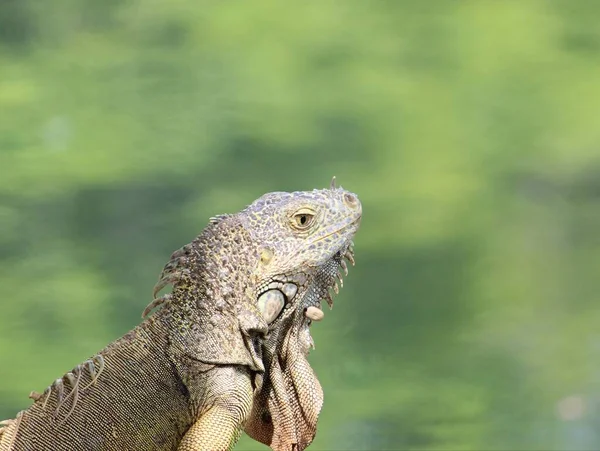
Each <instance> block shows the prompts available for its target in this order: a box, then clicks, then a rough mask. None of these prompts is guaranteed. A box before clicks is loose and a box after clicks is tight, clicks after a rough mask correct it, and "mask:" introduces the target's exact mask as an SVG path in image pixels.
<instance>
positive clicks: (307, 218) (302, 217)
mask: <svg viewBox="0 0 600 451" xmlns="http://www.w3.org/2000/svg"><path fill="white" fill-rule="evenodd" d="M314 219H315V213H314V212H313V211H312V210H309V209H302V210H299V211H297V212H296V213H294V216H292V225H293V226H294V227H295V228H296V229H298V230H306V229H308V228H309V227H310V226H311V225H312V223H313V221H314Z"/></svg>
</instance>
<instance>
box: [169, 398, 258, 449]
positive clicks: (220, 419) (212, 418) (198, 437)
mask: <svg viewBox="0 0 600 451" xmlns="http://www.w3.org/2000/svg"><path fill="white" fill-rule="evenodd" d="M236 416H237V415H234V414H232V412H231V411H229V410H228V409H227V408H224V407H220V406H215V407H213V408H211V409H210V410H209V411H208V412H206V413H205V414H204V415H202V417H201V418H200V419H199V420H198V421H196V422H195V423H194V424H193V425H192V427H190V428H189V429H188V431H187V433H186V434H185V436H184V437H183V440H182V441H181V443H180V444H179V447H178V448H177V449H178V451H229V450H232V449H233V447H234V446H235V444H236V442H237V441H238V438H239V437H240V433H241V432H242V426H243V422H242V421H240V419H239V418H235V417H236ZM246 416H247V415H246Z"/></svg>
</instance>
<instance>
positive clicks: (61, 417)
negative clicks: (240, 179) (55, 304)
mask: <svg viewBox="0 0 600 451" xmlns="http://www.w3.org/2000/svg"><path fill="white" fill-rule="evenodd" d="M361 216H362V207H361V204H360V201H359V200H358V197H357V196H356V195H355V194H353V193H351V192H348V191H346V190H344V189H342V188H341V187H336V186H335V178H334V179H333V180H332V183H331V186H330V188H328V189H323V190H313V191H306V192H293V193H285V192H274V193H269V194H265V195H264V196H262V197H260V198H259V199H257V200H256V201H254V203H252V204H251V205H249V206H248V207H246V208H245V209H244V210H242V211H241V212H239V213H236V214H231V215H221V216H217V217H214V218H211V220H210V221H209V224H208V225H207V226H206V228H205V229H204V230H203V231H202V232H201V234H200V235H199V236H198V237H196V238H195V239H194V240H193V241H192V242H191V243H190V244H188V245H186V246H184V247H182V248H181V249H179V250H178V251H176V252H175V253H173V255H172V256H171V260H170V261H169V262H168V263H167V264H166V266H165V267H164V269H163V271H162V273H161V275H160V277H159V281H158V283H157V285H156V287H155V289H154V297H155V300H154V301H153V302H152V303H151V304H150V305H149V306H148V308H147V309H146V310H145V311H144V314H143V316H144V317H146V319H145V320H144V321H143V322H142V323H141V324H140V325H138V326H137V327H135V328H134V329H133V330H131V331H130V332H128V333H126V334H125V335H124V336H123V337H121V338H119V339H117V340H116V341H114V342H112V343H111V344H109V345H108V346H107V347H106V348H104V349H103V350H102V351H100V352H99V353H98V354H96V355H95V356H93V357H91V358H90V359H89V360H86V361H85V362H84V363H82V364H80V365H78V366H76V367H75V368H73V369H72V370H71V371H70V372H68V373H66V374H65V375H64V376H62V377H60V378H58V379H56V380H55V381H54V382H53V383H52V384H51V385H50V386H49V387H48V388H47V389H46V390H45V391H44V392H43V393H35V392H32V393H31V395H30V397H31V398H32V399H33V400H34V403H33V404H32V405H31V406H30V407H29V408H28V409H27V410H25V411H22V412H19V413H18V414H17V416H16V418H15V419H11V420H7V421H4V422H2V425H3V427H2V429H0V451H8V450H11V451H13V450H19V451H21V450H28V451H29V450H31V451H42V450H51V451H59V450H115V451H116V450H180V451H191V450H210V451H215V450H230V449H232V448H233V447H234V445H235V443H236V441H237V439H238V438H239V436H240V434H241V432H242V430H244V431H245V432H246V433H247V434H249V435H250V436H251V437H252V438H254V439H255V440H257V441H260V442H262V443H264V444H266V445H268V446H270V447H271V448H272V449H273V450H275V451H280V450H303V449H305V448H306V447H307V446H308V445H309V444H310V443H311V441H312V440H313V438H314V436H315V433H316V423H317V417H318V415H319V412H320V410H321V406H322V403H323V392H322V389H321V386H320V384H319V381H318V380H317V378H316V376H315V374H314V372H313V370H312V368H311V367H310V365H309V364H308V361H307V360H306V357H307V355H308V351H309V348H311V347H314V345H313V341H312V338H311V336H310V332H309V326H310V325H311V322H312V321H318V320H320V319H321V318H322V317H323V311H322V310H321V308H320V302H321V300H326V301H327V302H328V303H329V305H330V306H331V305H332V303H333V300H332V296H331V294H330V289H333V291H335V293H337V292H338V285H337V282H338V281H339V282H340V284H341V283H342V278H341V276H340V275H339V273H340V272H341V271H343V272H345V273H346V274H347V265H346V260H348V261H349V262H351V263H352V264H354V258H353V243H352V238H353V236H354V234H355V233H356V231H357V230H358V228H359V224H360V220H361ZM169 284H170V285H172V292H171V293H170V294H167V295H165V296H162V297H157V296H156V295H157V293H158V291H160V290H161V289H162V288H163V287H165V286H166V285H169ZM151 311H153V313H152V314H151V315H149V313H150V312H151Z"/></svg>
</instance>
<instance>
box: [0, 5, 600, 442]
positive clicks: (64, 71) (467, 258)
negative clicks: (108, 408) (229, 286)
mask: <svg viewBox="0 0 600 451" xmlns="http://www.w3.org/2000/svg"><path fill="white" fill-rule="evenodd" d="M598 14H600V2H593V1H565V2H553V1H541V0H540V1H529V0H519V1H492V0H479V1H444V2H442V1H439V2H438V1H426V2H419V1H410V2H409V1H400V0H395V1H365V0H343V1H342V0H337V1H329V0H326V1H319V2H274V1H271V2H267V1H265V2H263V1H249V2H232V1H222V2H197V1H193V0H172V1H169V2H161V1H157V0H128V1H117V0H104V1H98V0H53V1H51V2H50V1H46V2H43V1H36V0H2V1H1V2H0V287H2V301H1V307H0V308H1V313H0V315H1V321H0V417H1V418H8V417H13V416H14V414H15V413H16V412H17V411H18V410H20V409H23V408H25V407H27V406H28V405H29V404H30V400H28V399H27V394H28V393H29V391H30V390H38V391H41V390H43V389H44V388H45V387H46V386H47V385H49V383H51V382H52V380H54V379H55V378H56V377H58V376H59V375H61V374H63V373H64V372H65V371H67V370H70V369H71V368H72V367H73V366H74V365H75V364H77V363H79V362H81V361H82V360H84V359H85V358H87V357H88V356H90V355H91V354H93V353H94V352H96V351H97V350H99V349H101V348H102V347H103V346H104V345H105V344H107V343H108V342H109V341H112V340H113V339H115V338H117V337H119V336H120V335H122V334H123V333H125V332H126V331H128V330H129V329H130V328H132V327H134V326H135V325H136V324H138V323H139V321H140V314H141V311H142V309H143V308H144V307H145V306H146V305H147V303H148V302H149V301H150V299H151V291H152V287H153V285H154V283H155V281H156V278H157V276H158V274H159V272H160V270H161V269H162V266H163V264H164V263H165V262H166V261H167V260H168V258H169V256H170V254H171V252H172V251H173V250H175V249H177V248H179V247H180V246H181V245H183V244H185V243H187V242H189V241H190V240H191V239H192V238H193V237H194V236H195V235H196V234H197V233H199V232H200V230H201V229H202V228H203V227H204V225H205V224H206V223H207V220H208V217H209V216H212V215H215V214H218V213H226V212H235V211H238V210H239V209H241V208H242V207H244V206H245V205H246V204H248V203H250V202H251V201H252V200H254V199H255V198H257V197H258V196H260V195H262V194H263V193H265V192H268V191H278V190H308V189H312V188H316V187H325V186H327V185H328V184H329V181H330V179H331V176H332V175H336V176H337V178H338V181H339V183H341V184H342V186H344V188H347V189H349V190H351V191H354V192H356V193H358V195H359V196H360V199H361V201H362V203H363V209H364V218H363V222H362V228H361V230H360V232H359V234H358V235H357V238H356V240H355V242H356V255H357V266H356V267H355V268H352V269H351V271H350V272H351V274H350V276H349V277H348V278H347V279H346V284H345V286H346V288H344V290H343V291H342V293H341V295H340V296H339V297H338V298H337V300H336V307H335V309H334V310H333V311H332V312H331V313H328V312H326V318H325V320H324V321H323V322H322V323H319V324H317V325H316V326H315V327H313V336H314V337H315V342H316V350H315V351H313V352H312V354H311V357H310V360H311V363H312V364H313V367H314V368H315V371H316V372H317V374H318V375H319V378H320V380H321V382H322V385H323V387H324V390H325V404H324V408H323V411H322V415H321V419H320V423H319V431H318V433H317V437H316V440H315V442H314V444H313V446H312V448H311V449H314V450H376V449H390V450H391V449H397V450H400V449H413V450H482V449H486V450H492V449H497V450H509V449H511V450H525V449H528V450H533V449H540V450H541V449H543V450H564V449H571V450H578V449H581V450H584V449H600V413H599V409H600V309H598V293H599V291H600V282H599V273H600V233H599V227H600V26H598V23H599V22H598V17H599V16H598ZM238 449H240V450H250V449H265V447H263V446H261V445H258V444H256V443H255V442H253V441H251V440H250V439H248V438H247V437H244V438H243V439H242V441H241V442H240V444H239V446H238Z"/></svg>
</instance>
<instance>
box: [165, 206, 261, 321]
mask: <svg viewBox="0 0 600 451" xmlns="http://www.w3.org/2000/svg"><path fill="white" fill-rule="evenodd" d="M186 253H187V255H186V258H185V259H184V261H182V262H181V264H182V266H183V269H182V271H181V276H180V277H179V279H178V280H177V281H176V282H175V283H174V286H173V293H172V296H173V303H174V304H175V305H180V306H184V305H187V306H189V307H190V308H202V307H210V308H211V309H214V310H215V311H217V312H219V311H227V310H229V311H233V309H235V308H236V306H237V304H239V302H240V301H241V300H243V299H244V297H245V295H246V293H247V292H248V289H249V288H251V284H252V280H251V274H252V271H253V267H254V266H255V265H256V262H257V260H258V257H257V255H258V254H257V251H256V247H255V246H254V245H253V243H252V241H251V239H250V236H249V235H248V233H247V232H246V230H245V229H244V228H243V226H242V225H241V224H240V223H239V221H238V220H237V219H236V218H235V217H233V216H227V217H224V218H222V219H220V220H218V221H215V222H212V223H211V224H209V226H208V227H207V228H206V229H205V230H204V231H203V232H202V234H201V235H199V236H198V237H197V238H196V239H195V240H194V241H192V243H190V245H189V250H188V251H187V252H186Z"/></svg>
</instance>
